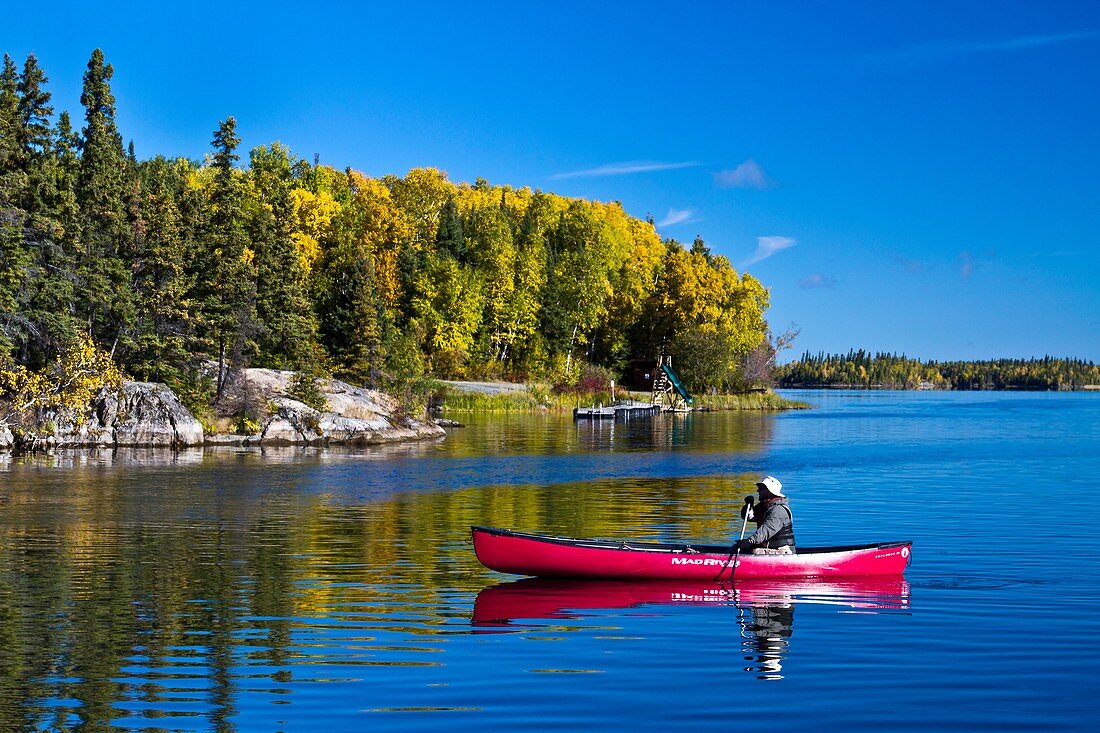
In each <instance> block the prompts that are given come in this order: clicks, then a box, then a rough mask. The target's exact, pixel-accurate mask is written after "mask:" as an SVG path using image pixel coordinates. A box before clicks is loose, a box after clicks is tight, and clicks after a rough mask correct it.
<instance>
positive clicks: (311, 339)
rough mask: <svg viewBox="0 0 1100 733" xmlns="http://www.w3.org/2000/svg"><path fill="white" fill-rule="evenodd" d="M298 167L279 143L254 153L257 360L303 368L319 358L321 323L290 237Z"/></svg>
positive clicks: (252, 223) (252, 220)
mask: <svg viewBox="0 0 1100 733" xmlns="http://www.w3.org/2000/svg"><path fill="white" fill-rule="evenodd" d="M295 167H296V166H295V165H294V163H293V161H292V160H291V158H290V154H289V151H287V149H286V148H285V147H283V146H282V145H279V144H278V143H275V144H274V145H272V146H271V147H264V146H261V147H259V148H256V149H255V150H253V151H252V154H251V165H250V167H249V168H250V169H249V175H250V176H251V178H252V182H253V186H252V191H253V192H254V194H255V196H254V198H253V199H251V200H250V202H249V203H250V204H251V207H250V208H251V212H250V215H249V221H250V233H251V240H252V244H253V247H254V248H255V251H256V314H257V317H258V319H259V321H260V323H261V324H262V326H263V330H262V331H261V332H260V334H259V337H258V340H259V350H258V354H257V357H258V362H259V363H261V364H264V365H266V366H271V367H275V368H279V369H301V368H303V367H305V366H307V365H308V364H309V363H310V362H311V361H312V360H313V358H314V356H315V348H316V341H317V323H316V318H315V316H314V314H313V305H312V303H311V302H310V300H309V297H308V291H307V282H306V280H307V273H306V269H305V267H304V266H303V264H302V258H301V256H300V255H299V253H298V249H297V247H295V245H294V241H293V240H292V239H291V233H292V227H293V221H294V209H293V205H292V202H291V196H290V192H291V189H292V187H293V185H294V169H295Z"/></svg>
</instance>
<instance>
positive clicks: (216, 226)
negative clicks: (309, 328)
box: [200, 117, 259, 404]
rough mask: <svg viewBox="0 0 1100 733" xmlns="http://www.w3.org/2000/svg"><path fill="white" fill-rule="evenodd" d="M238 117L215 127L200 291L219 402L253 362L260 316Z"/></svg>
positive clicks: (216, 399) (215, 399)
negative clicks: (239, 167)
mask: <svg viewBox="0 0 1100 733" xmlns="http://www.w3.org/2000/svg"><path fill="white" fill-rule="evenodd" d="M240 143H241V140H240V138H238V137H237V121H236V120H235V119H234V118H233V117H227V118H226V119H225V121H224V122H222V123H221V124H220V125H219V126H218V129H217V130H216V131H215V132H214V140H213V142H212V144H213V146H214V155H213V157H212V162H211V167H212V168H213V169H214V180H213V183H212V185H211V190H210V200H209V219H208V221H207V222H206V224H207V228H206V231H205V232H204V235H203V238H204V247H203V249H204V250H205V251H204V255H205V256H204V271H203V272H202V274H201V276H200V277H201V278H202V282H201V285H200V292H201V295H202V299H203V322H204V323H203V326H204V330H205V335H206V337H207V341H208V342H209V344H210V345H211V346H212V347H213V349H214V351H215V353H216V354H217V359H218V374H217V382H216V386H215V394H214V402H215V404H217V403H218V402H220V401H221V399H222V397H223V396H224V394H225V387H226V384H227V382H228V379H229V377H230V376H231V375H232V373H233V372H235V371H237V370H239V369H242V368H244V367H245V366H246V365H247V361H248V356H249V351H250V349H251V348H252V344H251V340H252V338H253V337H254V336H255V335H256V333H257V331H258V325H259V324H258V323H257V320H256V269H255V253H254V252H253V251H252V249H251V248H250V247H249V242H248V235H247V232H246V231H245V216H244V188H243V185H242V181H241V173H240V171H238V170H237V169H236V163H237V161H238V160H239V159H240V158H239V156H238V155H237V152H236V151H237V146H238V145H240Z"/></svg>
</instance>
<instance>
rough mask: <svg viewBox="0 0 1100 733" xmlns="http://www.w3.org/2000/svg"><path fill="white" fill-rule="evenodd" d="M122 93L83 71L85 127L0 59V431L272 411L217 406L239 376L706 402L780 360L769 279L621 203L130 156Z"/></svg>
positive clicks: (35, 68) (427, 174)
mask: <svg viewBox="0 0 1100 733" xmlns="http://www.w3.org/2000/svg"><path fill="white" fill-rule="evenodd" d="M113 73H114V69H113V68H112V67H111V65H110V64H108V63H107V62H106V60H105V59H104V56H103V54H102V52H100V51H99V50H96V51H95V52H94V53H92V55H91V59H90V60H89V62H88V66H87V70H86V72H85V73H84V82H83V91H82V94H81V98H80V102H81V105H82V106H83V123H82V124H81V125H79V126H76V125H74V122H73V120H72V119H71V118H70V116H69V114H68V113H67V112H61V113H60V114H59V115H56V116H55V114H54V108H53V106H52V104H51V94H50V92H49V91H47V88H46V84H47V77H46V74H45V73H44V71H43V69H42V68H41V67H40V66H39V64H38V61H37V59H36V58H35V57H34V56H33V55H31V56H28V57H27V58H26V60H25V63H24V64H23V66H22V69H20V68H19V67H17V65H16V64H15V62H14V61H13V60H12V59H11V58H10V57H9V56H7V55H5V56H4V65H3V70H2V73H0V408H4V409H6V411H7V412H6V413H5V414H0V422H2V421H3V420H5V419H9V420H10V419H13V417H18V415H19V414H23V413H26V412H27V411H32V412H33V411H38V412H39V413H40V414H41V412H42V411H43V410H51V409H59V408H61V407H64V406H65V405H66V404H69V403H73V404H75V403H79V402H80V401H82V400H83V401H86V400H87V398H88V395H90V394H94V393H95V392H96V390H98V389H100V388H102V387H103V386H104V385H110V384H115V383H118V382H119V380H121V379H122V378H123V377H127V378H132V379H137V380H147V381H155V382H164V383H167V384H168V385H169V386H171V387H172V388H173V389H174V390H175V391H176V392H177V393H178V394H179V395H180V396H181V397H182V398H183V399H184V400H185V402H186V403H187V404H188V406H189V407H190V408H192V409H193V410H194V411H195V412H196V413H197V414H199V415H200V416H201V414H202V412H203V410H204V409H211V408H212V409H214V410H215V411H217V412H218V413H219V414H220V416H222V417H225V416H227V414H231V413H233V412H234V411H237V412H240V411H242V410H250V409H262V406H260V407H259V408H257V407H256V406H255V405H253V406H251V407H249V406H247V405H245V406H242V405H239V404H234V405H228V404H226V403H225V401H224V399H223V397H224V395H225V394H226V391H227V390H226V385H227V383H229V382H230V381H231V380H232V379H233V375H234V374H236V373H239V372H240V371H241V370H242V369H244V368H245V367H249V366H252V367H271V368H278V369H289V370H295V371H298V372H299V373H301V374H304V375H306V377H308V378H313V377H315V376H317V375H322V374H331V375H335V376H338V377H342V378H344V379H347V380H349V381H353V382H355V383H358V384H365V385H369V386H372V387H379V388H385V389H389V390H391V391H393V392H395V393H398V394H408V393H409V390H410V389H414V388H415V385H417V384H419V383H421V382H422V381H423V380H425V379H429V378H466V379H471V378H478V379H483V378H494V377H495V378H501V377H503V378H514V379H524V380H529V379H540V380H543V381H546V382H549V383H551V384H555V385H565V386H568V385H575V384H578V383H582V382H583V378H584V377H585V373H586V372H591V371H596V372H600V371H601V370H602V372H603V373H604V374H605V375H610V376H611V377H612V378H614V376H617V375H618V374H620V373H621V372H622V371H623V369H624V368H625V366H626V365H627V364H628V363H629V362H630V361H631V360H632V359H638V358H648V359H652V358H654V357H655V356H656V355H657V353H658V351H659V350H661V349H665V350H666V351H667V352H668V353H670V354H671V355H673V356H674V357H676V358H677V362H676V363H677V366H678V369H679V371H680V373H681V376H682V377H683V379H684V381H685V383H687V384H688V386H689V388H691V389H692V390H695V391H698V392H707V391H715V390H717V391H736V390H740V389H744V388H747V387H751V386H754V384H756V383H758V382H759V381H760V379H761V374H762V373H763V372H762V370H761V365H767V364H769V361H770V359H771V357H772V356H774V347H773V346H772V343H771V340H770V338H769V333H768V324H767V322H766V320H765V312H766V310H767V308H768V304H769V294H768V291H767V289H766V288H765V287H764V286H763V285H762V284H761V283H760V282H759V281H757V280H756V279H755V278H753V277H752V276H750V275H747V274H742V273H738V272H736V271H735V270H734V269H733V267H732V266H731V265H730V263H729V262H728V261H727V260H726V258H724V257H720V256H716V255H713V254H712V253H711V252H710V250H709V248H708V247H707V246H706V244H705V243H704V242H703V241H702V240H701V239H698V238H697V239H696V241H695V242H693V243H692V244H691V245H690V246H685V245H683V244H681V243H680V242H677V241H675V240H673V239H662V238H661V237H660V236H659V235H658V233H657V231H656V230H655V228H654V225H653V222H652V220H649V219H647V220H642V219H637V218H634V217H632V216H629V215H628V214H627V213H626V212H625V211H624V210H623V208H622V206H621V205H620V204H619V203H617V202H610V203H605V202H598V201H588V200H582V199H576V198H567V197H564V196H558V195H555V194H552V193H545V192H542V191H538V190H532V189H530V188H512V187H510V186H499V185H491V184H490V183H488V182H487V181H485V180H482V179H478V180H476V181H475V182H474V183H473V184H467V183H459V184H456V183H452V182H451V181H449V180H448V179H447V177H446V175H445V174H444V173H442V172H441V171H439V170H435V169H432V168H419V169H414V170H412V171H409V172H408V173H407V174H406V175H404V176H403V177H398V176H392V175H387V176H382V177H380V178H372V177H370V176H367V175H364V174H363V173H360V172H358V171H355V170H352V169H351V168H349V167H341V168H337V167H332V166H329V165H324V164H321V163H320V162H319V160H318V159H317V157H316V156H314V158H313V160H312V161H308V160H305V159H303V158H300V157H298V156H296V155H294V154H293V153H292V152H291V151H290V150H288V149H287V148H286V147H284V146H283V145H281V144H279V143H278V142H274V143H271V144H270V145H261V146H259V147H256V148H254V149H252V150H251V151H250V152H249V153H248V154H247V156H246V162H245V164H244V165H242V164H241V160H240V158H241V154H240V152H239V145H240V139H239V137H238V134H237V129H236V122H235V120H234V118H233V117H229V118H227V119H225V120H222V121H221V122H220V123H219V124H217V125H216V129H214V131H213V137H212V142H211V145H210V149H209V153H208V154H207V155H206V157H205V159H204V160H202V161H194V160H187V159H185V158H180V157H167V156H163V155H157V156H154V157H151V158H147V159H139V158H138V156H137V155H136V153H135V146H134V144H133V142H130V143H129V145H128V146H126V145H124V143H123V139H124V138H123V135H122V132H121V131H120V130H119V129H118V126H117V124H116V109H115V98H114V96H113V94H112V92H111V79H112V76H113ZM211 127H212V128H214V127H215V125H214V124H213V122H212V125H211ZM597 376H598V375H597ZM590 381H591V380H590ZM595 381H596V382H597V383H598V382H599V380H598V379H597V380H595ZM297 388H298V389H299V391H300V392H301V393H302V394H303V395H304V396H308V394H309V393H310V391H311V387H310V384H309V382H308V380H307V381H305V382H303V383H301V384H299V385H297ZM238 417H248V416H247V415H243V414H242V415H238Z"/></svg>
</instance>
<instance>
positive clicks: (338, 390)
mask: <svg viewBox="0 0 1100 733" xmlns="http://www.w3.org/2000/svg"><path fill="white" fill-rule="evenodd" d="M293 378H294V372H284V371H278V370H275V369H245V370H244V371H243V372H242V374H241V376H240V382H239V383H238V384H237V385H236V388H237V389H239V390H251V391H252V392H253V393H254V394H255V395H256V397H257V398H258V399H261V400H263V401H264V402H266V404H267V406H268V408H269V412H270V414H269V415H268V416H267V417H266V418H265V419H264V421H263V422H262V424H261V426H260V431H259V433H258V434H257V435H255V436H234V437H239V438H240V440H239V441H238V442H240V443H242V444H246V445H251V444H259V445H322V444H342V445H375V444H379V443H392V442H397V441H405V440H419V439H422V438H439V437H442V436H443V435H445V434H446V432H445V431H444V430H443V428H441V427H439V426H438V425H435V424H434V423H430V422H422V421H420V420H415V419H411V418H407V417H402V416H401V406H400V404H399V403H398V402H397V400H395V399H394V398H393V397H391V396H389V395H387V394H385V393H384V392H379V391H378V390H373V389H366V388H363V387H356V386H354V385H352V384H348V383H347V382H342V381H340V380H338V379H321V380H318V387H319V389H320V392H321V394H322V395H323V397H324V399H325V403H326V404H325V407H324V409H322V410H318V409H316V408H314V407H310V406H309V405H307V404H305V403H304V402H302V401H301V400H298V399H295V398H294V396H292V395H290V394H289V390H290V385H291V382H292V380H293ZM219 442H220V441H219Z"/></svg>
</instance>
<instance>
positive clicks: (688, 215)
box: [657, 209, 695, 229]
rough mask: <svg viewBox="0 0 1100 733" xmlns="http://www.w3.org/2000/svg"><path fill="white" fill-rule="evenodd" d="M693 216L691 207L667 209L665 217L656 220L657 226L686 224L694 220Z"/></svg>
mask: <svg viewBox="0 0 1100 733" xmlns="http://www.w3.org/2000/svg"><path fill="white" fill-rule="evenodd" d="M694 216H695V212H694V211H692V210H691V209H669V210H668V214H666V215H665V218H664V219H661V220H660V221H659V222H657V228H658V229H660V228H661V227H670V226H673V225H674V224H686V223H687V222H689V221H695V219H694V218H693V217H694Z"/></svg>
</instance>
